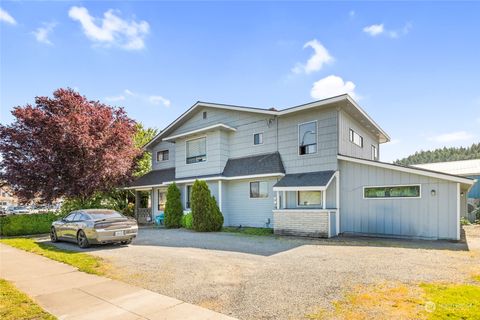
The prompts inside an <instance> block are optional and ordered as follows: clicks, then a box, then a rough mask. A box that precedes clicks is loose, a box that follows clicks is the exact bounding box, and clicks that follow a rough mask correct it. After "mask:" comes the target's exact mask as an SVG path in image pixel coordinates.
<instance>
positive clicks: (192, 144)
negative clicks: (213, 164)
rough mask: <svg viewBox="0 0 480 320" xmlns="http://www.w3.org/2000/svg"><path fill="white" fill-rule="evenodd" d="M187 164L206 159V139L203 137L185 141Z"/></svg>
mask: <svg viewBox="0 0 480 320" xmlns="http://www.w3.org/2000/svg"><path fill="white" fill-rule="evenodd" d="M186 161H187V164H191V163H198V162H205V161H207V139H206V138H205V137H203V138H198V139H193V140H188V141H187V159H186Z"/></svg>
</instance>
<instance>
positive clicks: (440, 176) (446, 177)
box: [337, 155, 475, 185]
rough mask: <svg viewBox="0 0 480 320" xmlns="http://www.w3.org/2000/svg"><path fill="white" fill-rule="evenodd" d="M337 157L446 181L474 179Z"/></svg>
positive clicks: (461, 181)
mask: <svg viewBox="0 0 480 320" xmlns="http://www.w3.org/2000/svg"><path fill="white" fill-rule="evenodd" d="M337 158H338V160H344V161H350V162H355V163H360V164H364V165H367V166H374V167H379V168H384V169H391V170H396V171H401V172H406V173H412V174H418V175H421V176H426V177H431V178H437V179H442V180H448V181H454V182H459V183H463V184H468V185H473V184H474V183H475V182H474V180H471V179H468V178H462V177H454V176H450V175H447V174H444V173H441V172H431V171H425V170H421V169H416V168H407V167H402V166H397V165H394V164H388V163H383V162H375V161H370V160H363V159H358V158H351V157H346V156H342V155H338V156H337Z"/></svg>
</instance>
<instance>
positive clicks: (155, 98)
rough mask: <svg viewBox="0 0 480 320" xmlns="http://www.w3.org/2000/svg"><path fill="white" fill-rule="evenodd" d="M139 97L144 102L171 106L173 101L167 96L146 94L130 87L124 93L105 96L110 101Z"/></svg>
mask: <svg viewBox="0 0 480 320" xmlns="http://www.w3.org/2000/svg"><path fill="white" fill-rule="evenodd" d="M132 98H133V99H137V100H142V101H144V102H147V103H150V104H154V105H159V104H162V105H163V106H165V107H167V108H168V107H170V106H171V104H172V103H171V101H170V100H168V99H167V98H164V97H163V96H160V95H145V94H141V93H137V92H133V91H131V90H129V89H125V90H124V91H123V94H120V95H118V96H109V97H105V98H104V99H105V100H106V101H109V102H116V101H123V100H127V99H132Z"/></svg>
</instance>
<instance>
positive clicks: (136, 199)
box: [135, 190, 140, 221]
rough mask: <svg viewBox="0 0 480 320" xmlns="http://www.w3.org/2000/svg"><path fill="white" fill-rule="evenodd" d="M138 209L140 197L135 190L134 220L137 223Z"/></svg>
mask: <svg viewBox="0 0 480 320" xmlns="http://www.w3.org/2000/svg"><path fill="white" fill-rule="evenodd" d="M139 207H140V195H139V194H138V191H137V190H135V218H137V221H138V208H139Z"/></svg>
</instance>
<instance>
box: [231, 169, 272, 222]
mask: <svg viewBox="0 0 480 320" xmlns="http://www.w3.org/2000/svg"><path fill="white" fill-rule="evenodd" d="M259 180H260V181H267V182H268V198H260V199H251V198H250V182H251V181H259ZM277 180H278V179H272V178H269V179H252V180H247V179H245V180H232V181H228V182H223V186H224V188H223V208H224V212H223V214H224V218H225V225H230V226H238V225H242V226H250V227H266V224H265V222H266V220H267V219H270V221H271V224H270V227H273V211H272V210H273V209H274V197H275V195H276V193H274V192H273V185H274V184H275V183H276V182H277Z"/></svg>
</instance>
